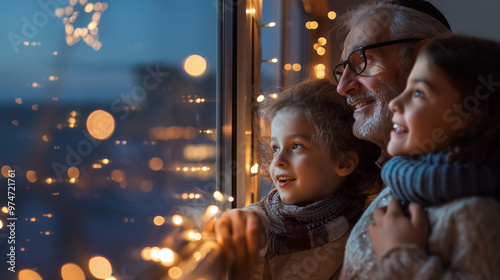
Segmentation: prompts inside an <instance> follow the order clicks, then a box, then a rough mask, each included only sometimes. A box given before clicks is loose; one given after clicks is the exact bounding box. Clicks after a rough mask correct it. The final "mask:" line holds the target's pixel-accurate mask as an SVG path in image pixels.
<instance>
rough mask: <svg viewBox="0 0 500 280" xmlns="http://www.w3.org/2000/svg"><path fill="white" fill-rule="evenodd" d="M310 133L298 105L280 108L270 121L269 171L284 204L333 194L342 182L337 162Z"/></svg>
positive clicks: (312, 199)
mask: <svg viewBox="0 0 500 280" xmlns="http://www.w3.org/2000/svg"><path fill="white" fill-rule="evenodd" d="M313 133H314V132H313V129H312V127H311V126H310V124H309V122H308V121H307V119H306V118H305V117H304V115H303V114H302V113H301V112H300V111H299V110H298V109H293V108H284V109H281V110H280V111H279V112H278V113H277V114H276V115H275V116H274V118H273V120H272V122H271V147H272V150H273V160H272V162H271V164H270V165H269V173H270V175H271V178H272V180H273V182H274V185H275V186H276V188H277V190H278V192H279V194H280V197H281V200H282V201H283V202H284V203H286V204H295V205H298V206H305V205H308V204H311V203H313V202H315V201H318V200H321V199H324V198H326V197H327V196H329V195H330V194H333V192H335V191H336V190H338V189H339V187H340V185H341V183H342V178H341V177H340V176H338V175H337V170H338V165H337V163H336V162H335V161H334V160H332V159H331V157H330V155H329V154H328V153H327V152H325V151H322V150H321V148H320V147H319V146H318V145H317V144H315V143H313V142H312V141H311V139H312V136H313Z"/></svg>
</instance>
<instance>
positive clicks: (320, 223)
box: [261, 189, 363, 255]
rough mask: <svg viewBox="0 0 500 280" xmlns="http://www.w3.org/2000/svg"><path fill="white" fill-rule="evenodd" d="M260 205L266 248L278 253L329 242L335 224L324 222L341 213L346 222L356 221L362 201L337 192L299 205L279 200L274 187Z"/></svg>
mask: <svg viewBox="0 0 500 280" xmlns="http://www.w3.org/2000/svg"><path fill="white" fill-rule="evenodd" d="M261 202H262V203H261V207H262V209H263V210H264V211H265V212H266V215H267V217H268V218H269V229H270V238H269V246H270V247H269V248H270V250H271V251H273V252H275V253H276V254H278V255H282V254H289V253H294V252H297V251H304V250H308V249H313V248H316V247H320V246H323V245H325V244H326V243H329V242H330V241H331V239H332V237H335V236H336V234H335V233H334V232H333V231H335V229H336V228H334V227H331V226H328V225H329V224H331V223H332V222H333V221H334V220H335V219H337V218H338V217H342V216H343V217H345V218H346V220H347V221H348V222H349V226H350V227H351V228H352V226H353V225H354V224H355V223H356V221H357V220H358V219H359V217H360V216H361V214H362V212H363V205H362V204H361V203H359V202H357V201H355V200H353V199H349V198H347V197H346V196H345V195H344V194H342V193H341V192H335V193H334V194H332V195H330V196H329V197H327V198H325V199H323V200H321V201H317V202H314V203H312V204H310V205H307V206H304V207H300V206H296V205H291V204H285V203H284V202H283V201H281V198H280V196H279V193H278V191H277V190H276V189H274V190H272V191H271V192H270V193H269V194H268V195H267V196H266V197H265V198H264V199H263V200H262V201H261Z"/></svg>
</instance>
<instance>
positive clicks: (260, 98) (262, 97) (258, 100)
mask: <svg viewBox="0 0 500 280" xmlns="http://www.w3.org/2000/svg"><path fill="white" fill-rule="evenodd" d="M264 99H265V97H264V95H262V94H261V95H259V96H258V97H257V102H262V101H264Z"/></svg>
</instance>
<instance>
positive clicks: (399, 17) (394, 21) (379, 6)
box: [337, 0, 450, 76]
mask: <svg viewBox="0 0 500 280" xmlns="http://www.w3.org/2000/svg"><path fill="white" fill-rule="evenodd" d="M360 24H366V25H365V27H366V28H365V29H364V30H363V32H365V33H366V36H367V37H370V38H374V37H375V36H376V35H377V34H379V32H381V31H383V30H387V28H388V29H389V34H390V37H391V40H398V39H406V38H410V37H411V38H432V37H434V36H436V35H439V34H442V33H447V32H450V30H449V29H448V28H447V27H446V26H445V25H444V24H443V23H441V22H440V21H439V20H437V19H435V18H434V17H432V16H430V15H428V14H426V13H423V12H420V11H417V10H415V9H412V8H408V7H405V6H400V5H395V4H390V3H387V0H384V1H373V2H371V3H367V4H363V5H359V6H356V7H355V8H354V9H352V10H349V11H347V12H346V13H345V14H343V15H342V16H340V17H339V18H338V21H337V30H338V36H339V39H340V41H341V42H343V41H344V40H345V38H346V37H347V34H348V33H349V32H350V31H351V29H353V28H354V27H356V26H360ZM371 43H378V42H371ZM417 46H418V44H415V43H405V44H401V45H400V53H399V55H400V61H401V70H402V72H403V73H409V72H410V70H411V67H412V66H413V63H414V61H415V51H416V48H417ZM403 76H405V75H403ZM406 76H407V75H406Z"/></svg>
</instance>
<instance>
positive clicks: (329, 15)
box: [328, 11, 337, 20]
mask: <svg viewBox="0 0 500 280" xmlns="http://www.w3.org/2000/svg"><path fill="white" fill-rule="evenodd" d="M328 18H329V19H331V20H334V19H336V18H337V13H336V12H334V11H329V12H328Z"/></svg>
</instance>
